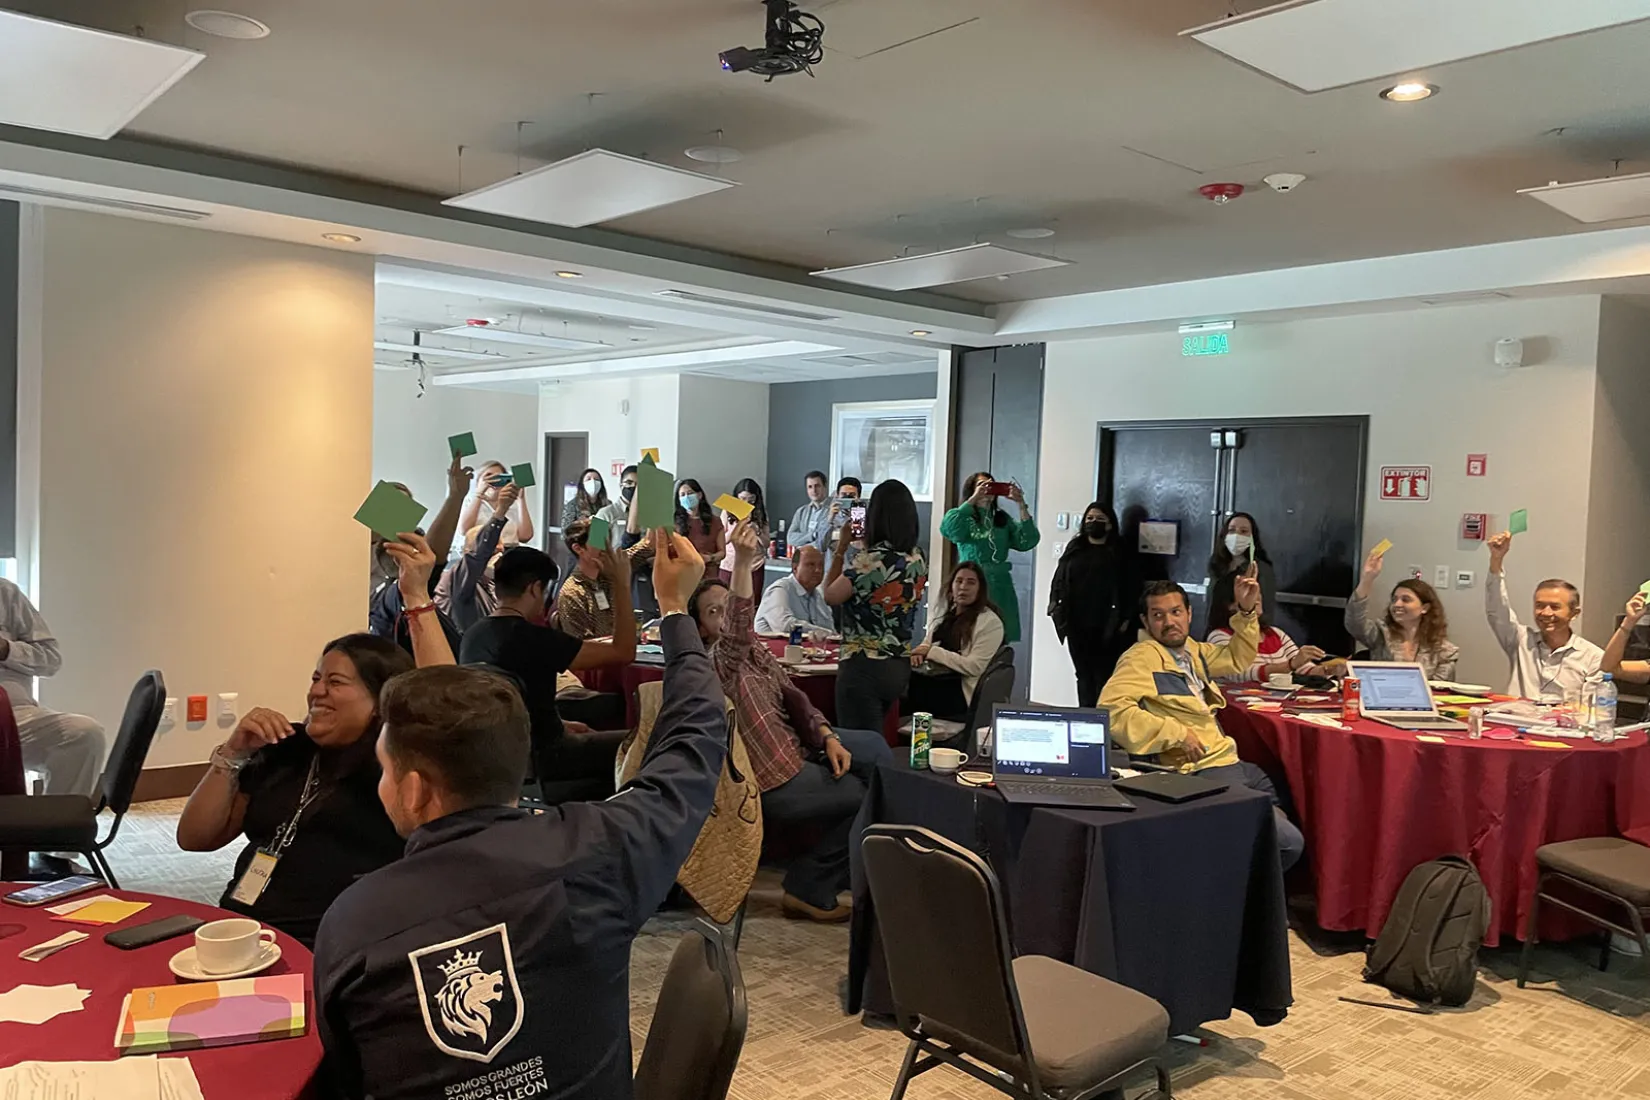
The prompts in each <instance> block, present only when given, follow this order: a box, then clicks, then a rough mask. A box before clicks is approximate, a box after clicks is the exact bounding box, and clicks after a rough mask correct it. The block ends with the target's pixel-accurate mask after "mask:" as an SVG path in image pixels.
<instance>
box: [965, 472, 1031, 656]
mask: <svg viewBox="0 0 1650 1100" xmlns="http://www.w3.org/2000/svg"><path fill="white" fill-rule="evenodd" d="M997 484H998V482H997V481H996V479H995V478H993V477H992V476H991V475H990V474H989V473H986V472H984V471H982V472H980V473H977V474H970V475H969V476H968V479H967V480H966V481H964V482H963V502H962V503H961V504H959V505H957V506H956V507H955V508H953V509H951V510H950V511H949V512H947V513H945V517H944V518H943V519H941V520H940V534H942V535H944V536H945V537H946V538H948V539H950V540H951V541H952V542H954V543H956V544H957V560H958V561H972V562H978V563H979V564H980V566H981V567H982V568H984V569H985V576H986V582H987V583H988V584H989V585H990V586H991V594H992V597H993V598H994V599H995V600H996V601H997V607H998V610H999V611H1000V612H1001V613H1002V617H1003V642H1004V643H1005V644H1007V645H1013V644H1014V643H1015V642H1017V641H1019V640H1020V600H1019V597H1018V596H1017V595H1016V594H1015V592H1014V577H1013V574H1012V572H1011V569H1010V566H1009V562H1008V555H1009V553H1010V552H1011V551H1014V550H1019V551H1022V552H1023V551H1028V550H1034V549H1036V547H1037V543H1038V542H1039V541H1040V540H1041V539H1042V535H1041V534H1039V533H1038V531H1037V523H1036V521H1035V520H1033V519H1032V517H1031V509H1030V508H1028V507H1026V498H1025V494H1024V493H1023V492H1021V491H1020V487H1019V486H1018V485H1014V486H1012V487H1011V488H1010V490H1009V492H1008V500H1009V501H1010V502H1011V503H1012V504H1013V505H1014V506H1015V508H1016V509H1018V511H1019V513H1020V518H1019V519H1017V520H1016V519H1011V518H1009V514H1008V512H1006V511H1004V510H1003V507H1002V505H1001V504H1000V501H1001V500H1002V499H1003V498H1002V497H1000V496H997V495H996V494H995V493H994V492H993V489H994V487H995V486H996V485H997Z"/></svg>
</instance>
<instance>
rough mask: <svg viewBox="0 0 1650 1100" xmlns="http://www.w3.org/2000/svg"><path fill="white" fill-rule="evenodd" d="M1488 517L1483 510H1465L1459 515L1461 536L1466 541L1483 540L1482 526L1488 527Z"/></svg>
mask: <svg viewBox="0 0 1650 1100" xmlns="http://www.w3.org/2000/svg"><path fill="white" fill-rule="evenodd" d="M1489 523H1490V517H1489V515H1488V514H1487V513H1484V512H1466V513H1463V514H1462V516H1461V537H1462V538H1463V539H1465V540H1466V541H1468V542H1483V541H1484V528H1486V527H1488V526H1489Z"/></svg>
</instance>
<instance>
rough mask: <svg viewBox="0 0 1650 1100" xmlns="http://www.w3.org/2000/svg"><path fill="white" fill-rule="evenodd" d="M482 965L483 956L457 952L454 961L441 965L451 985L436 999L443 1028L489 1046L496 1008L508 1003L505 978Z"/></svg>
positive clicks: (436, 996) (444, 987) (500, 972)
mask: <svg viewBox="0 0 1650 1100" xmlns="http://www.w3.org/2000/svg"><path fill="white" fill-rule="evenodd" d="M480 961H481V953H480V952H477V953H476V954H474V955H467V954H465V953H464V952H462V951H454V952H453V958H452V961H451V962H446V963H442V964H441V972H442V973H443V974H445V975H446V976H447V982H446V984H445V985H443V986H442V987H441V991H440V992H439V993H437V994H436V995H435V1003H436V1007H437V1008H438V1009H440V1010H441V1026H443V1027H445V1028H446V1029H447V1030H448V1031H450V1032H452V1033H453V1034H454V1035H474V1036H475V1037H476V1038H477V1039H479V1040H481V1041H482V1042H483V1043H485V1042H486V1041H487V1029H488V1028H489V1027H491V1026H492V1024H493V1008H492V1006H493V1005H494V1004H496V1003H497V1002H499V1001H501V1000H503V999H504V974H503V972H502V971H498V970H495V971H493V972H491V973H488V972H487V971H485V970H483V969H481V967H480V966H478V965H477V964H478V963H479V962H480Z"/></svg>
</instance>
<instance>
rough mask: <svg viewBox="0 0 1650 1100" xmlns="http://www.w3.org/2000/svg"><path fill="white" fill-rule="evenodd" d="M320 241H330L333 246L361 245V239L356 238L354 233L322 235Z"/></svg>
mask: <svg viewBox="0 0 1650 1100" xmlns="http://www.w3.org/2000/svg"><path fill="white" fill-rule="evenodd" d="M321 239H322V240H323V241H331V242H332V243H333V244H360V243H361V238H360V237H357V236H356V235H355V234H354V233H322V234H321Z"/></svg>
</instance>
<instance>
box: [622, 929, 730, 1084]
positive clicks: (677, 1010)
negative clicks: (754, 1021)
mask: <svg viewBox="0 0 1650 1100" xmlns="http://www.w3.org/2000/svg"><path fill="white" fill-rule="evenodd" d="M745 1022H746V1016H745V983H744V979H743V978H742V977H741V976H740V974H739V962H738V960H737V959H736V958H735V956H734V953H733V952H732V951H731V950H730V949H729V948H728V946H727V940H726V939H725V938H724V936H723V935H722V933H721V931H720V930H719V929H716V928H712V927H710V926H709V925H705V924H704V923H703V922H700V927H699V929H698V930H696V931H691V932H689V933H688V934H687V935H685V936H683V937H682V942H681V943H679V944H678V945H677V946H676V953H675V954H674V955H673V956H672V957H671V960H670V968H669V969H668V970H667V971H666V972H665V980H664V982H663V983H662V984H661V985H660V987H659V1003H658V1004H657V1005H656V1006H655V1007H654V1009H653V1021H652V1023H650V1024H649V1025H648V1028H647V1041H646V1043H644V1044H643V1046H642V1056H641V1059H640V1060H639V1061H638V1062H637V1063H636V1093H635V1095H636V1100H723V1097H725V1096H727V1094H728V1085H729V1083H730V1082H731V1081H732V1080H733V1071H734V1069H735V1068H736V1067H737V1066H738V1064H739V1051H740V1048H742V1047H743V1046H744V1044H745Z"/></svg>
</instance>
